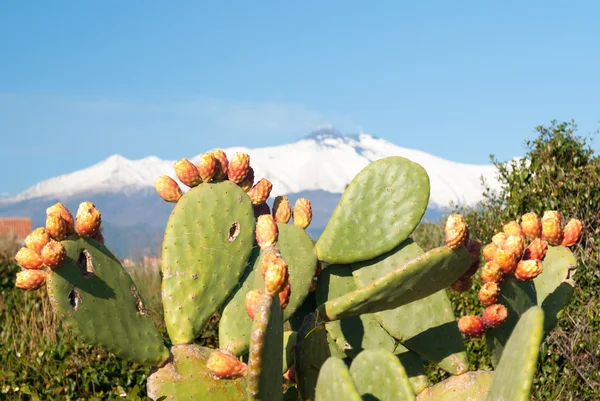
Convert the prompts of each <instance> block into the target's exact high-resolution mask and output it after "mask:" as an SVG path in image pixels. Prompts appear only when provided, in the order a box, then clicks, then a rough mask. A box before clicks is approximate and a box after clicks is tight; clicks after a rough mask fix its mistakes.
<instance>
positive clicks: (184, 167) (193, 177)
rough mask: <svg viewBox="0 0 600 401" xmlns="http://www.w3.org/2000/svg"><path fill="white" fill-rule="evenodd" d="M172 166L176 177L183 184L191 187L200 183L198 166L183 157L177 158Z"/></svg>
mask: <svg viewBox="0 0 600 401" xmlns="http://www.w3.org/2000/svg"><path fill="white" fill-rule="evenodd" d="M173 168H174V169H175V174H177V178H179V181H181V182H182V183H183V184H184V185H187V186H188V187H190V188H193V187H196V186H198V185H200V184H201V183H202V177H200V171H199V170H198V167H197V166H196V165H195V164H194V163H192V162H191V161H189V160H188V159H186V158H185V157H184V158H182V159H179V160H177V161H176V162H175V164H174V165H173Z"/></svg>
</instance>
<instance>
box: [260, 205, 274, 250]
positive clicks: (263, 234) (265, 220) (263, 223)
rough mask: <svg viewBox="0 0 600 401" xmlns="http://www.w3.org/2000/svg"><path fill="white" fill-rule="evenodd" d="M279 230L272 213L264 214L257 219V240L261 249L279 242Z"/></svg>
mask: <svg viewBox="0 0 600 401" xmlns="http://www.w3.org/2000/svg"><path fill="white" fill-rule="evenodd" d="M278 234H279V230H278V228H277V223H275V219H273V216H271V215H270V214H263V215H260V216H258V218H257V219H256V242H257V243H258V246H259V247H260V249H267V248H269V247H271V246H273V245H275V242H277V236H278Z"/></svg>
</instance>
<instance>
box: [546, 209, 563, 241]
mask: <svg viewBox="0 0 600 401" xmlns="http://www.w3.org/2000/svg"><path fill="white" fill-rule="evenodd" d="M542 239H545V240H546V241H548V244H550V245H553V246H556V245H560V243H561V242H562V227H561V216H560V213H558V211H556V210H547V211H545V212H544V215H543V216H542Z"/></svg>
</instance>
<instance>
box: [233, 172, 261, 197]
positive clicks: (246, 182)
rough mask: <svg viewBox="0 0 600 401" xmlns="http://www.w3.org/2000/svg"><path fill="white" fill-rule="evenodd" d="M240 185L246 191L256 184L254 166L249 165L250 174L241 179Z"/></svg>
mask: <svg viewBox="0 0 600 401" xmlns="http://www.w3.org/2000/svg"><path fill="white" fill-rule="evenodd" d="M238 185H239V186H240V188H242V189H243V190H244V191H246V192H248V191H250V190H251V189H252V186H253V185H254V169H253V168H252V167H248V174H246V178H244V179H243V180H242V181H240V183H239V184H238ZM265 200H266V199H265Z"/></svg>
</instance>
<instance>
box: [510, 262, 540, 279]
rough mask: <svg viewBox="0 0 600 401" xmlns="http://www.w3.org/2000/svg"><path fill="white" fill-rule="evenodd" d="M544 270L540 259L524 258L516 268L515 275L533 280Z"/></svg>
mask: <svg viewBox="0 0 600 401" xmlns="http://www.w3.org/2000/svg"><path fill="white" fill-rule="evenodd" d="M543 270H544V266H543V265H542V262H541V261H540V260H539V259H532V260H522V261H520V262H519V264H518V265H517V268H516V269H515V277H516V278H518V279H519V280H533V279H534V278H536V277H537V276H539V275H540V273H541V272H542V271H543Z"/></svg>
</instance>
